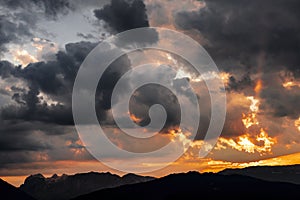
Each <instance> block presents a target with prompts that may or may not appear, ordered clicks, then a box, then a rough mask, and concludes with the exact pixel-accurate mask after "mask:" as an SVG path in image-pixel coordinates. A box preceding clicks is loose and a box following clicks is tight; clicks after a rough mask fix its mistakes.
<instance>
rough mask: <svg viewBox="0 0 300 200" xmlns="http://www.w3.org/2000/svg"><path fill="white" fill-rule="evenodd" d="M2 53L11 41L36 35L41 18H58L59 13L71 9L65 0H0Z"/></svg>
mask: <svg viewBox="0 0 300 200" xmlns="http://www.w3.org/2000/svg"><path fill="white" fill-rule="evenodd" d="M0 8H1V15H0V53H3V52H5V51H7V47H6V45H7V44H9V43H22V40H23V39H24V38H27V37H31V36H33V35H34V33H35V31H37V28H36V23H37V21H38V20H40V19H41V18H42V19H43V18H47V19H52V20H54V19H56V18H57V16H58V14H59V13H67V11H68V10H69V9H70V6H69V3H68V1H64V0H57V1H53V0H45V1H43V0H0Z"/></svg>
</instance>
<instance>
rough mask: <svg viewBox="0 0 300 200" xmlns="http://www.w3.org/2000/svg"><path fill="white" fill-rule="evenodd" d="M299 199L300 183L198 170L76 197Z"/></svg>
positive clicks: (78, 199)
mask: <svg viewBox="0 0 300 200" xmlns="http://www.w3.org/2000/svg"><path fill="white" fill-rule="evenodd" d="M120 198H122V199H142V200H150V199H151V200H165V199H200V198H213V199H214V198H223V199H224V198H225V199H227V198H228V199H251V198H259V199H261V198H268V199H269V198H276V199H281V198H285V199H299V198H300V185H296V184H291V183H282V182H270V181H264V180H260V179H256V178H252V177H247V176H242V175H222V174H213V173H205V174H200V173H198V172H189V173H185V174H172V175H169V176H166V177H163V178H160V179H156V180H152V181H149V182H144V183H139V184H132V185H124V186H120V187H117V188H109V189H103V190H100V191H96V192H92V193H90V194H87V195H82V196H79V197H77V198H75V199H74V200H94V199H120Z"/></svg>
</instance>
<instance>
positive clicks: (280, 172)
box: [219, 165, 300, 184]
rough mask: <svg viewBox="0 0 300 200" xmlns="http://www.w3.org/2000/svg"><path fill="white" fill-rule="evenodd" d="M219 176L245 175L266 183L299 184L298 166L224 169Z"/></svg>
mask: <svg viewBox="0 0 300 200" xmlns="http://www.w3.org/2000/svg"><path fill="white" fill-rule="evenodd" d="M219 173H220V174H224V175H232V174H239V175H246V176H250V177H254V178H259V179H263V180H267V181H280V182H289V183H295V184H300V165H290V166H257V167H247V168H243V169H225V170H223V171H221V172H219Z"/></svg>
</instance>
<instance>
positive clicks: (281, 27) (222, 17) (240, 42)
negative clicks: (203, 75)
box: [176, 0, 300, 74]
mask: <svg viewBox="0 0 300 200" xmlns="http://www.w3.org/2000/svg"><path fill="white" fill-rule="evenodd" d="M299 6H300V2H299V1H297V0H292V1H288V2H285V1H281V0H275V1H274V0H272V1H271V0H267V1H259V0H254V1H247V0H241V1H236V0H229V1H221V0H208V1H206V7H205V8H203V9H200V10H199V11H194V12H181V13H179V14H178V15H177V16H176V22H177V24H178V26H180V27H181V28H183V29H197V30H199V31H200V32H201V34H202V35H203V36H204V37H205V38H207V39H208V40H209V44H208V45H206V48H207V50H208V52H209V53H210V54H211V55H212V57H213V58H214V59H215V61H216V62H217V63H218V65H219V66H220V67H222V68H223V69H224V70H234V68H236V67H240V66H246V67H254V66H255V67H258V62H257V57H258V56H259V55H260V53H261V52H264V53H265V55H266V58H265V59H266V62H268V63H269V64H270V65H269V66H264V68H263V70H264V71H268V70H274V69H278V68H281V67H283V66H286V67H287V68H288V69H289V70H292V71H294V72H295V74H299V63H300V59H299V56H298V51H299V49H300V45H299V44H300V38H299V33H300V25H299V23H298V19H299V17H300V13H299V12H298V8H299ZM254 70H258V69H257V68H256V69H254Z"/></svg>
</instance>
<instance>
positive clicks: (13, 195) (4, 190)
mask: <svg viewBox="0 0 300 200" xmlns="http://www.w3.org/2000/svg"><path fill="white" fill-rule="evenodd" d="M0 197H1V199H3V200H4V199H12V200H15V199H16V200H17V199H22V200H34V198H32V197H31V196H29V195H28V194H26V193H25V192H22V191H21V190H19V189H18V188H15V187H14V186H12V185H10V184H9V183H7V182H5V181H3V180H2V179H0Z"/></svg>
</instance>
